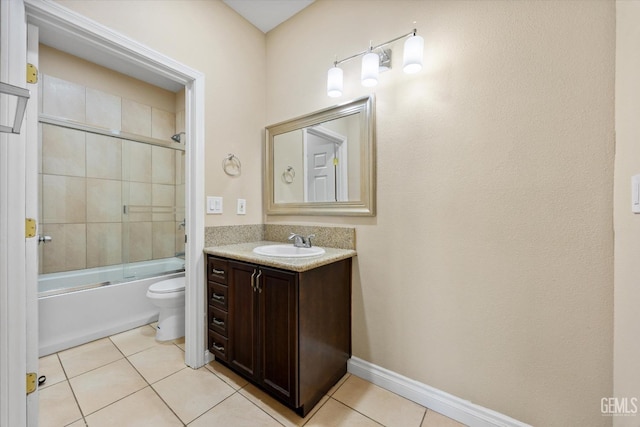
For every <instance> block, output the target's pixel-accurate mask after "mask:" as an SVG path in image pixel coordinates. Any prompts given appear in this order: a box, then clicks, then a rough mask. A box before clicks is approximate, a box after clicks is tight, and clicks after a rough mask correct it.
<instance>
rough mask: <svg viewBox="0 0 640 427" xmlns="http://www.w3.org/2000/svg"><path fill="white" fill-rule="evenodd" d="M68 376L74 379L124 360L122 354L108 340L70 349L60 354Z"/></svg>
mask: <svg viewBox="0 0 640 427" xmlns="http://www.w3.org/2000/svg"><path fill="white" fill-rule="evenodd" d="M58 354H59V356H60V361H61V362H62V367H63V368H64V370H65V372H66V373H67V376H68V377H69V378H73V377H75V376H78V375H80V374H83V373H85V372H87V371H90V370H92V369H96V368H99V367H100V366H104V365H106V364H108V363H111V362H114V361H116V360H118V359H122V357H123V356H122V353H120V351H119V350H118V349H117V348H116V346H115V345H113V343H112V342H111V341H110V340H109V339H108V338H103V339H101V340H97V341H92V342H90V343H87V344H84V345H81V346H78V347H74V348H70V349H69V350H65V351H62V352H60V353H58Z"/></svg>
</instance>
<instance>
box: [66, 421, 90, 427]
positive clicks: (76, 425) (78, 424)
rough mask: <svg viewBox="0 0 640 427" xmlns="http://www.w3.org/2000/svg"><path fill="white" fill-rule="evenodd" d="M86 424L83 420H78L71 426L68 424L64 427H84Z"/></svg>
mask: <svg viewBox="0 0 640 427" xmlns="http://www.w3.org/2000/svg"><path fill="white" fill-rule="evenodd" d="M86 426H87V423H85V422H84V420H78V421H76V422H75V423H73V424H69V425H67V426H66V427H86Z"/></svg>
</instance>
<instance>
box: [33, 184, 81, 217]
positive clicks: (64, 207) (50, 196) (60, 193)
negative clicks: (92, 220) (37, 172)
mask: <svg viewBox="0 0 640 427" xmlns="http://www.w3.org/2000/svg"><path fill="white" fill-rule="evenodd" d="M85 191H86V188H85V178H78V177H68V176H59V175H43V176H42V222H43V223H57V224H64V223H81V222H85V218H86V215H85V205H86V197H85Z"/></svg>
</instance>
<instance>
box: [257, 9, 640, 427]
mask: <svg viewBox="0 0 640 427" xmlns="http://www.w3.org/2000/svg"><path fill="white" fill-rule="evenodd" d="M367 3H369V4H368V5H367V6H365V5H364V2H362V1H359V0H353V1H350V0H342V1H334V0H317V1H316V2H315V3H313V4H312V5H311V6H310V7H308V8H307V9H305V10H303V11H302V12H301V13H299V14H297V15H296V16H295V17H294V18H293V19H292V20H290V21H288V22H286V23H285V24H284V25H282V26H280V27H278V28H276V29H275V30H273V31H272V32H270V33H269V34H268V35H267V85H266V86H267V123H275V122H279V121H282V120H285V119H288V118H290V117H297V116H299V115H301V114H303V113H307V112H311V111H315V110H318V109H320V108H324V107H327V106H330V105H332V104H334V103H339V102H344V101H346V100H349V99H352V98H355V97H358V96H361V95H364V94H367V93H369V92H368V91H367V90H366V89H364V88H362V87H361V86H360V84H359V82H358V79H359V70H360V66H359V63H358V61H353V62H351V63H347V64H345V66H344V73H345V94H344V96H343V97H342V98H339V99H337V100H334V99H331V98H328V97H327V96H326V72H327V69H328V68H329V67H330V66H331V64H332V61H333V60H334V58H335V56H336V55H337V56H338V58H344V57H346V56H348V55H350V54H353V53H356V52H359V51H361V50H363V49H365V48H366V47H367V45H368V43H369V40H373V43H374V44H375V43H381V42H383V41H386V40H389V39H391V38H393V37H395V36H397V35H400V34H403V33H405V32H408V31H409V30H410V29H411V23H412V22H413V21H417V27H418V31H419V33H420V34H421V35H422V36H423V37H424V38H425V52H426V57H425V62H426V66H425V68H424V70H423V71H422V72H421V73H419V74H416V75H404V74H403V73H402V71H401V67H400V64H399V62H398V61H399V60H400V58H401V54H402V44H401V43H400V44H395V45H394V68H393V69H392V70H391V71H389V72H387V73H384V74H382V75H381V76H380V84H379V85H378V86H377V87H376V88H375V89H374V91H375V94H376V97H377V107H376V111H377V132H378V133H377V135H378V139H377V142H378V163H377V165H378V180H377V189H378V190H377V195H378V215H377V216H376V217H375V218H363V219H348V218H345V219H344V220H338V219H335V218H302V217H298V218H291V217H290V218H282V217H269V218H267V220H268V221H269V222H270V223H281V222H282V223H286V222H290V221H300V222H304V223H313V222H323V223H344V224H354V225H356V227H357V250H358V258H357V262H356V263H355V267H356V270H355V280H354V287H353V352H354V355H355V356H358V357H360V358H363V359H365V360H367V361H370V362H373V363H375V364H377V365H381V366H383V367H385V368H388V369H390V370H392V371H395V372H398V373H400V374H403V375H406V376H408V377H410V378H413V379H415V380H418V381H420V382H423V383H426V384H429V385H431V386H434V387H436V388H438V389H441V390H444V391H446V392H449V393H452V394H454V395H456V396H459V397H461V398H463V399H467V400H470V401H472V402H474V403H477V404H479V405H482V406H485V407H488V408H491V409H493V410H496V411H499V412H502V413H504V414H507V415H509V416H512V417H514V418H517V419H519V420H522V421H524V422H527V423H531V424H534V425H540V426H569V425H571V426H577V425H589V426H594V425H610V424H611V422H612V421H611V418H610V417H603V416H601V414H600V399H601V398H602V397H606V396H610V395H611V393H612V388H613V385H612V369H613V368H612V364H613V354H612V349H613V342H612V340H613V233H612V209H611V206H612V204H613V194H612V190H613V152H614V96H613V95H614V86H613V85H614V52H615V4H614V3H613V2H610V1H589V2H573V1H553V2H540V1H517V2H504V1H375V2H367ZM328 29H330V31H329V30H328ZM636 264H637V262H636Z"/></svg>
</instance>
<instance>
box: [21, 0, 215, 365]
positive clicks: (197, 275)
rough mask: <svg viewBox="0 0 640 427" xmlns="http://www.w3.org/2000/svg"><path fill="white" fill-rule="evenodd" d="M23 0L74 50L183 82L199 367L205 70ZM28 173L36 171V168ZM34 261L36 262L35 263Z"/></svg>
mask: <svg viewBox="0 0 640 427" xmlns="http://www.w3.org/2000/svg"><path fill="white" fill-rule="evenodd" d="M24 3H25V8H26V14H27V22H28V23H30V24H33V25H35V26H37V27H38V28H39V29H40V34H41V37H42V35H43V34H49V35H52V34H53V36H54V37H60V38H61V39H63V40H69V41H73V43H74V45H75V46H76V47H78V48H79V53H74V54H75V55H76V56H80V57H83V55H82V52H86V55H87V56H85V57H84V59H87V60H89V61H91V62H96V61H93V60H91V59H90V58H88V56H89V52H94V53H95V52H100V55H102V56H103V57H104V56H106V57H108V58H109V60H110V61H111V62H112V63H113V64H117V65H116V66H113V67H111V68H113V69H115V70H116V71H120V72H122V73H124V74H128V75H132V76H133V77H137V76H136V74H137V75H143V74H144V75H152V76H155V77H156V78H158V79H160V80H163V81H172V82H174V83H177V84H180V85H182V86H184V87H185V104H186V105H185V107H186V109H185V131H186V136H187V139H186V142H185V145H186V167H185V169H186V173H185V181H186V184H185V185H186V187H185V214H186V215H185V216H186V227H185V234H186V236H187V242H186V244H185V252H186V257H185V261H186V266H185V267H186V268H185V276H186V289H185V300H186V301H185V363H186V364H187V365H188V366H190V367H192V368H199V367H201V366H203V365H204V364H205V363H207V362H208V360H207V359H208V358H209V356H208V352H207V351H206V345H205V340H204V335H205V329H204V328H205V324H204V323H205V322H204V318H205V314H206V313H205V310H204V297H203V295H204V253H203V249H204V179H203V178H204V144H205V139H204V106H205V101H204V96H205V90H204V79H205V77H204V74H202V73H201V72H199V71H197V70H194V69H192V68H190V67H188V66H186V65H184V64H181V63H179V62H177V61H175V60H173V59H171V58H169V57H167V56H165V55H163V54H161V53H159V52H156V51H154V50H152V49H150V48H148V47H146V46H144V45H142V44H140V43H139V42H137V41H135V40H132V39H130V38H128V37H126V36H124V35H122V34H120V33H118V32H116V31H113V30H111V29H109V28H107V27H105V26H103V25H102V24H99V23H97V22H95V21H92V20H90V19H88V18H86V17H84V16H82V15H79V14H77V13H75V12H72V11H70V10H69V9H66V8H65V7H63V6H60V5H58V4H56V3H53V2H45V1H43V0H24ZM118 67H119V68H118ZM137 78H140V77H137ZM27 126H37V123H28V124H27ZM36 143H37V142H36ZM27 173H37V170H35V171H28V172H27ZM27 263H29V260H27ZM33 263H34V262H33V260H32V264H33ZM27 267H28V268H29V265H28V266H27ZM31 267H33V268H37V265H32V266H31ZM36 303H37V302H36Z"/></svg>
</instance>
